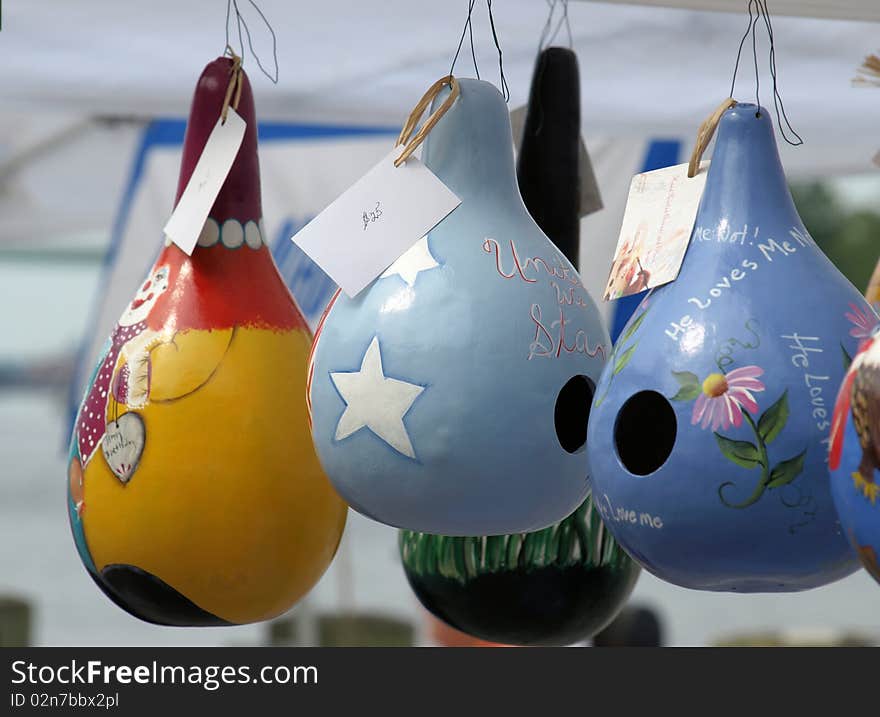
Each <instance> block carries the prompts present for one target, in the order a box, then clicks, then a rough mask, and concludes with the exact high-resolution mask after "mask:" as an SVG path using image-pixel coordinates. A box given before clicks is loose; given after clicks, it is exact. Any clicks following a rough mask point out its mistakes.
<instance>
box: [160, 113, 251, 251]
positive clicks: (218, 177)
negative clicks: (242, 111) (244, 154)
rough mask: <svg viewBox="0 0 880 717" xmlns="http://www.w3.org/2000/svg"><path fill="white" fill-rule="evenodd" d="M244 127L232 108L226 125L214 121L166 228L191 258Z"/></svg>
mask: <svg viewBox="0 0 880 717" xmlns="http://www.w3.org/2000/svg"><path fill="white" fill-rule="evenodd" d="M246 128H247V123H246V122H245V121H244V120H243V119H242V118H241V116H240V115H239V114H238V113H237V112H236V111H235V110H234V109H232V108H231V107H230V108H229V112H228V113H227V115H226V122H225V123H223V122H222V120H221V119H219V118H218V119H217V124H216V125H214V129H213V130H211V134H210V136H209V137H208V141H207V142H206V143H205V148H204V149H203V150H202V154H201V156H200V157H199V161H198V162H197V163H196V167H195V169H194V170H193V173H192V176H191V177H190V178H189V182H187V185H186V189H184V190H183V194H181V195H180V201H179V202H178V203H177V206H176V207H175V208H174V211H173V212H172V213H171V218H170V219H169V220H168V223H167V224H166V225H165V229H164V231H165V236H167V237H168V238H169V239H170V240H171V241H173V242H174V243H175V244H177V246H179V247H180V248H181V249H183V251H185V252H186V253H187V254H192V252H193V249H195V247H196V242H197V241H198V240H199V234H200V233H201V231H202V227H204V226H205V221H207V219H208V213H209V212H210V211H211V207H213V206H214V202H215V201H216V200H217V195H218V194H219V193H220V189H221V188H222V187H223V182H225V181H226V177H227V176H228V175H229V170H230V169H232V164H233V162H235V158H236V156H237V155H238V150H239V148H240V147H241V143H242V141H243V140H244V131H245V129H246Z"/></svg>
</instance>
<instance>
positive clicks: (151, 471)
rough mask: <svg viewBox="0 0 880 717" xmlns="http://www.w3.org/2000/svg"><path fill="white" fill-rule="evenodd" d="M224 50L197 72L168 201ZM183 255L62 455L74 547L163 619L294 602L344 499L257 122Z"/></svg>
mask: <svg viewBox="0 0 880 717" xmlns="http://www.w3.org/2000/svg"><path fill="white" fill-rule="evenodd" d="M231 71H232V62H231V60H229V59H227V58H219V59H217V60H215V61H214V62H212V63H210V64H209V65H208V66H207V67H206V68H205V70H204V72H203V73H202V76H201V77H200V79H199V82H198V85H197V87H196V91H195V96H194V98H193V105H192V110H191V114H190V118H189V123H188V125H187V132H186V137H185V140H184V147H183V160H182V164H181V171H180V181H179V185H178V190H177V199H178V200H179V199H180V196H181V194H182V193H183V190H184V188H185V187H186V186H187V183H188V181H189V179H190V176H191V175H192V173H193V170H194V168H195V165H196V163H197V161H198V159H199V157H200V155H201V152H202V149H203V148H204V146H205V143H206V141H207V139H208V136H209V134H210V133H211V130H212V129H213V127H214V125H215V123H216V121H217V118H218V117H219V116H220V112H221V108H222V105H223V101H224V96H225V94H226V89H227V86H228V84H229V81H230V77H231V74H230V73H231ZM241 82H242V92H241V98H240V101H239V105H238V112H239V114H240V115H241V116H242V117H243V118H244V120H245V121H246V123H247V129H246V132H245V136H244V140H243V143H242V146H241V149H240V150H239V152H238V155H237V157H236V159H235V162H234V164H233V167H232V169H231V171H230V173H229V175H228V177H227V179H226V181H225V183H224V185H223V187H222V189H221V191H220V194H219V196H218V197H217V200H216V202H215V203H214V206H213V208H212V209H211V212H210V215H209V219H208V220H207V222H206V224H205V227H204V229H203V230H202V233H201V235H200V237H199V242H198V246H197V247H196V249H195V250H194V251H193V253H192V256H188V255H187V254H185V253H184V252H183V251H182V250H181V249H179V248H178V247H177V246H176V245H174V244H168V243H167V242H166V246H165V247H164V249H163V250H162V251H161V253H160V254H159V257H158V259H157V260H156V263H155V264H154V266H153V268H152V269H151V271H150V273H149V275H148V277H147V279H146V280H145V281H144V283H143V284H142V285H141V286H140V287H139V288H138V292H137V294H136V296H135V299H134V300H133V301H132V302H131V304H130V305H129V306H128V307H127V309H126V310H125V312H124V313H123V315H122V317H121V318H120V320H119V323H118V325H117V326H116V328H115V329H114V331H113V333H112V336H111V339H110V341H109V342H108V346H107V348H106V351H105V353H104V355H103V356H102V358H101V359H100V360H99V362H98V366H97V368H96V370H95V373H94V375H93V377H92V380H91V382H90V385H89V387H88V388H87V389H86V395H85V397H84V399H83V403H82V406H81V408H80V411H79V414H78V416H77V420H76V426H75V428H74V434H73V437H72V440H71V452H70V460H69V500H68V503H69V513H70V519H71V526H72V529H73V534H74V538H75V540H76V543H77V547H78V550H79V553H80V556H81V558H82V560H83V562H84V564H85V566H86V568H87V569H88V571H89V573H90V575H91V576H92V578H93V579H94V580H95V582H96V583H97V584H98V585H99V586H100V587H101V589H102V590H103V591H104V592H105V593H106V594H107V595H108V597H110V598H111V599H112V600H113V601H114V602H116V603H117V604H118V605H120V606H121V607H123V608H124V609H125V610H127V611H128V612H130V613H132V614H133V615H135V616H137V617H140V618H142V619H144V620H147V621H150V622H155V623H160V624H169V625H217V624H238V623H247V622H253V621H257V620H264V619H268V618H271V617H274V616H276V615H278V614H280V613H282V612H284V611H285V610H287V609H288V608H289V607H291V605H293V604H294V603H295V602H296V601H297V600H298V599H299V598H300V597H301V596H302V595H304V594H305V593H306V592H307V591H308V590H309V589H310V588H311V587H312V585H313V584H314V583H315V582H316V581H317V580H318V578H319V577H320V576H321V574H322V573H323V572H324V570H325V569H326V568H327V566H328V565H329V563H330V561H331V559H332V558H333V555H334V553H335V551H336V548H337V546H338V543H339V538H340V536H341V533H342V529H343V527H344V524H345V515H346V506H345V504H344V503H343V501H342V500H341V499H340V498H339V497H338V495H337V494H336V493H335V492H334V491H333V489H332V487H331V485H330V483H329V481H328V480H327V478H326V477H325V476H324V474H323V472H322V470H321V467H320V465H319V463H318V460H317V457H316V455H315V452H314V449H313V447H312V442H311V438H310V435H309V430H308V418H307V411H306V404H305V398H304V396H305V379H306V363H307V358H308V354H309V348H310V344H311V335H310V332H309V329H308V326H307V325H306V322H305V321H304V319H303V317H302V315H301V314H300V312H299V310H298V308H297V307H296V304H295V303H294V300H293V298H292V297H291V295H290V292H289V291H288V289H287V288H286V286H285V285H284V283H283V282H282V280H281V278H280V276H279V274H278V271H277V268H276V266H275V264H274V261H273V259H272V256H271V254H270V252H269V249H268V247H267V246H266V243H265V241H264V232H263V229H262V209H261V200H260V177H259V163H258V158H257V124H256V118H255V113H254V103H253V96H252V93H251V88H250V84H249V82H248V80H247V76H246V75H244V73H242V77H241Z"/></svg>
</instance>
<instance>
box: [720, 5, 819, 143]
mask: <svg viewBox="0 0 880 717" xmlns="http://www.w3.org/2000/svg"><path fill="white" fill-rule="evenodd" d="M753 9H754V12H753ZM748 11H749V24H748V26H747V27H746V31H745V33H744V34H743V36H742V39H741V40H740V42H739V49H738V50H737V53H736V63H735V64H734V67H733V77H732V78H731V81H730V93H729V95H728V96H729V97H733V92H734V90H735V88H736V78H737V73H738V71H739V65H740V59H741V57H742V51H743V47H744V46H745V42H746V39H747V38H748V37H749V35H750V34H751V36H752V60H753V61H754V64H755V104H756V105H757V106H758V110H757V112H756V116H758V117H760V116H761V73H760V68H759V67H758V39H757V25H758V21H759V20H761V19H763V20H764V27H765V28H766V30H767V37H768V39H769V41H770V76H771V77H772V78H773V106H774V108H775V110H776V122H777V124H778V126H779V133H780V134H781V135H782V138H783V139H784V140H785V141H786V142H787V143H788V144H790V145H792V146H794V147H797V146H798V145H801V144H803V143H804V140H803V139H802V138H801V136H800V135H799V134H798V133H797V132H796V131H795V129H794V127H793V126H792V124H791V121H790V120H789V119H788V115H787V114H786V112H785V104H784V103H783V101H782V95H781V93H780V92H779V79H778V73H777V69H776V42H775V38H774V35H773V22H772V20H771V19H770V9H769V6H768V0H749V6H748ZM789 135H791V136H792V137H794V139H791V138H790V136H789Z"/></svg>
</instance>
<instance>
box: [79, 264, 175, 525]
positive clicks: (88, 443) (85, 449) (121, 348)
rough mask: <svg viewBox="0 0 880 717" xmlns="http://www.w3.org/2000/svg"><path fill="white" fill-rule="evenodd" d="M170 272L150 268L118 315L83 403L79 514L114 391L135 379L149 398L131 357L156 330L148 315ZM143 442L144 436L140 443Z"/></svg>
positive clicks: (122, 389)
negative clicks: (87, 470) (122, 369)
mask: <svg viewBox="0 0 880 717" xmlns="http://www.w3.org/2000/svg"><path fill="white" fill-rule="evenodd" d="M168 273H169V271H168V267H167V266H159V267H156V268H155V269H154V270H153V271H151V272H150V275H149V276H148V277H147V279H146V281H145V282H144V283H143V285H141V287H140V288H139V289H138V292H137V294H136V295H135V297H134V299H132V301H131V303H130V304H129V305H128V306H127V307H126V309H125V311H124V312H123V313H122V316H120V317H119V321H118V322H117V324H116V327H115V328H114V329H113V332H112V334H111V336H110V340H109V341H108V343H107V346H106V349H105V351H104V352H103V354H102V356H101V358H100V359H99V361H98V365H97V368H96V369H95V372H94V374H93V376H92V379H91V382H90V385H89V387H88V388H87V389H86V394H85V397H84V399H83V401H82V404H81V405H80V409H79V412H78V414H77V417H76V423H75V428H74V442H75V445H74V446H72V448H71V452H72V454H73V455H72V456H71V461H74V460H75V461H77V468H76V470H74V471H71V490H72V491H74V494H75V495H76V496H77V497H78V500H77V501H76V509H77V512H78V513H80V514H81V513H82V510H83V508H84V504H83V501H82V478H81V474H82V471H83V470H84V469H85V468H86V466H87V465H88V464H89V461H91V459H92V457H93V456H94V455H95V452H96V451H97V450H98V448H99V446H101V445H102V443H103V442H104V438H105V436H106V435H107V427H108V421H107V406H108V403H109V402H110V401H111V399H112V398H113V397H114V394H115V397H116V400H117V401H118V400H119V397H120V394H121V393H123V392H124V393H125V394H127V393H129V385H130V384H131V383H132V382H134V383H135V386H131V388H132V389H133V390H132V391H131V393H132V394H133V395H138V394H141V395H142V401H144V400H145V399H146V395H145V391H144V390H143V389H141V388H137V387H136V386H137V385H143V381H140V382H139V384H138V382H137V378H136V377H135V376H134V375H133V374H132V372H131V370H130V362H129V361H128V357H129V356H134V355H138V354H139V355H143V350H142V347H143V346H144V341H143V339H142V338H141V337H142V336H144V335H145V334H146V335H150V334H151V333H153V332H150V331H149V330H148V329H147V324H146V318H147V316H148V315H149V313H150V311H151V310H152V308H153V307H154V306H155V305H156V301H158V299H159V297H160V296H161V295H162V294H164V293H165V292H166V291H167V290H168ZM120 362H121V363H122V364H123V365H124V366H128V367H129V370H127V371H125V372H118V371H117V366H118V364H120ZM123 375H125V378H126V381H125V382H124V385H120V383H121V382H120V379H121V377H122V376H123ZM141 405H142V404H141ZM130 420H131V419H129V421H130ZM127 422H128V421H127ZM114 423H116V424H117V425H116V426H115V427H114V429H117V428H118V421H114ZM142 443H143V440H141V445H142ZM74 449H75V450H74ZM114 472H115V471H114Z"/></svg>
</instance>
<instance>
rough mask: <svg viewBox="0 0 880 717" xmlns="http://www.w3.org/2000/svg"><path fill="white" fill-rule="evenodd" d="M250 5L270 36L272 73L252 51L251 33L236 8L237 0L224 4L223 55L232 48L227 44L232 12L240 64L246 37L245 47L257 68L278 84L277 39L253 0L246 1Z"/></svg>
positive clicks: (243, 54)
mask: <svg viewBox="0 0 880 717" xmlns="http://www.w3.org/2000/svg"><path fill="white" fill-rule="evenodd" d="M248 2H249V3H250V5H251V6H252V7H253V8H254V10H256V11H257V14H258V15H259V16H260V19H261V20H262V21H263V24H264V25H265V26H266V28H267V29H268V30H269V34H270V35H271V36H272V62H273V71H272V72H269V71H268V70H267V69H266V68H265V67H264V66H263V63H262V62H261V61H260V56H259V55H258V54H257V52H256V50H254V43H253V39H252V38H251V31H250V28H249V27H248V24H247V21H246V20H245V19H244V16H243V15H242V13H241V10H240V9H239V7H238V0H227V2H226V50H225V51H224V54H228V53H229V52H230V51H233V50H232V46H231V45H230V44H229V21H230V19H231V18H232V12H233V11H235V23H236V26H237V28H238V46H239V52H240V56H241V58H242V62H244V56H245V53H244V38H245V37H247V46H248V48H250V51H251V55H253V57H254V60H255V61H256V63H257V66H258V67H259V68H260V71H261V72H262V73H263V74H264V75H265V76H266V77H268V78H269V80H271V81H272V82H273V83H274V84H276V85H277V84H278V39H277V37H276V36H275V30H274V28H273V27H272V25H271V23H270V22H269V20H268V19H267V18H266V16H265V15H264V14H263V11H262V10H261V9H260V7H259V6H258V5H257V3H256V2H254V0H248Z"/></svg>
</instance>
